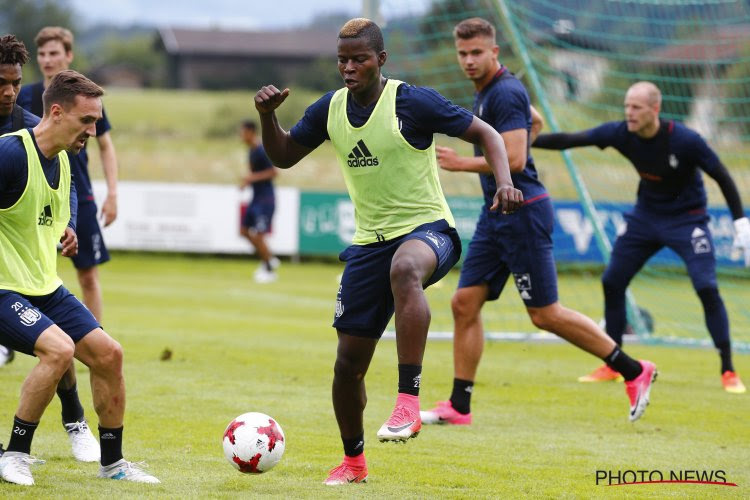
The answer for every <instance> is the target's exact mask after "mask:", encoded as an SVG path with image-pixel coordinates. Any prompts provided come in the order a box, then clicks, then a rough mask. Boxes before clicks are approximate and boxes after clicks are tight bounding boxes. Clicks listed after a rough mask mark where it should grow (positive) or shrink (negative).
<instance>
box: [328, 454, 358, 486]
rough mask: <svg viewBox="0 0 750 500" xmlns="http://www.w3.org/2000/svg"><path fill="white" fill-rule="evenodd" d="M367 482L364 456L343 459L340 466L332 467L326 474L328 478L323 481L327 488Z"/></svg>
mask: <svg viewBox="0 0 750 500" xmlns="http://www.w3.org/2000/svg"><path fill="white" fill-rule="evenodd" d="M366 482H367V463H366V462H365V455H364V454H362V455H359V456H356V457H347V456H345V457H344V461H343V462H341V465H339V466H338V467H334V468H333V469H331V471H330V472H329V473H328V478H327V479H326V480H325V481H323V484H325V485H327V486H339V485H342V484H349V483H366Z"/></svg>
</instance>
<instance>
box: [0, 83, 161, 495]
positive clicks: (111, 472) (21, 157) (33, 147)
mask: <svg viewBox="0 0 750 500" xmlns="http://www.w3.org/2000/svg"><path fill="white" fill-rule="evenodd" d="M102 94H103V91H102V89H101V88H99V86H98V85H96V84H95V83H93V82H92V81H91V80H89V79H87V78H86V77H84V76H83V75H81V74H79V73H76V72H75V71H63V72H60V73H58V74H57V75H56V76H55V77H54V78H53V79H52V81H51V82H50V85H49V86H48V87H47V89H46V90H45V92H44V95H43V101H44V116H43V117H42V120H41V122H39V124H38V125H36V126H35V127H34V128H24V129H21V130H19V131H18V132H14V133H12V134H8V135H5V136H3V137H0V344H3V345H6V346H9V347H10V348H12V349H14V350H16V351H19V352H23V353H25V354H28V355H34V356H36V357H38V358H39V363H37V365H36V366H34V368H33V369H32V370H31V372H30V373H29V375H28V376H27V377H26V380H24V383H23V386H22V387H21V398H20V402H19V405H18V409H17V411H16V414H15V416H14V419H13V427H12V429H13V430H12V431H11V438H10V442H9V443H8V449H7V450H6V451H5V452H4V453H3V455H2V457H0V477H1V478H2V479H3V480H5V481H8V482H11V483H16V484H21V485H26V486H30V485H33V484H34V478H33V477H32V475H31V469H30V465H31V464H33V463H36V462H40V461H39V460H37V459H35V458H33V457H31V456H30V451H31V441H32V438H33V436H34V432H35V430H36V428H37V426H38V425H39V421H40V419H41V418H42V414H43V413H44V410H45V409H46V407H47V405H49V402H50V400H51V399H52V398H53V396H54V395H55V390H56V388H57V385H58V382H59V381H60V378H61V377H62V376H63V374H64V373H65V371H66V370H67V369H68V367H69V366H70V365H71V363H72V362H73V358H74V357H75V358H76V359H78V360H79V361H81V362H82V363H83V364H85V365H86V366H88V368H89V370H90V373H91V393H92V396H93V400H94V408H95V409H96V412H97V414H98V416H99V435H100V446H101V447H100V449H101V467H100V469H99V477H103V478H112V479H126V480H131V481H137V482H147V483H157V482H159V480H158V479H156V478H155V477H153V476H151V475H149V474H146V473H145V472H143V471H142V470H141V469H140V468H139V467H137V466H136V465H134V464H132V463H130V462H127V461H125V459H124V458H123V457H122V424H123V417H124V412H125V382H124V379H123V374H122V347H121V346H120V344H118V343H117V342H116V341H115V340H114V339H112V338H111V337H110V336H109V335H107V334H106V333H105V332H104V330H102V328H101V327H100V326H99V323H98V322H97V321H96V319H95V318H94V316H93V315H92V314H91V312H89V310H88V309H86V307H84V306H83V304H81V303H80V302H79V301H78V299H76V298H75V297H74V296H73V295H72V294H71V293H70V292H69V291H68V290H66V289H65V287H64V286H63V285H62V281H61V280H60V278H59V277H58V276H57V242H58V240H60V241H61V242H62V247H63V255H66V256H71V255H75V253H76V252H77V249H78V242H77V238H76V235H75V232H74V230H73V227H71V226H70V225H68V221H69V219H70V218H71V212H73V210H71V187H70V186H71V176H70V164H69V161H68V156H67V154H66V152H65V151H69V152H71V153H72V154H76V153H78V152H79V151H80V150H81V149H82V148H83V147H84V146H85V144H86V141H87V140H88V139H89V138H90V137H93V136H94V135H95V134H96V121H97V120H98V119H100V118H101V116H102V102H101V95H102ZM61 235H62V238H61Z"/></svg>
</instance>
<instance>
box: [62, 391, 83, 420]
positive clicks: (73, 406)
mask: <svg viewBox="0 0 750 500" xmlns="http://www.w3.org/2000/svg"><path fill="white" fill-rule="evenodd" d="M57 396H58V397H59V398H60V403H61V404H62V421H63V423H64V424H70V423H72V422H80V421H82V420H83V406H81V400H80V399H78V386H77V385H76V384H73V387H71V388H70V389H61V388H60V387H58V388H57Z"/></svg>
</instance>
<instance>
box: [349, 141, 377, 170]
mask: <svg viewBox="0 0 750 500" xmlns="http://www.w3.org/2000/svg"><path fill="white" fill-rule="evenodd" d="M346 163H347V164H348V165H349V166H350V167H376V166H378V163H379V162H378V157H377V156H373V155H372V153H370V150H369V149H367V146H365V142H364V141H363V140H362V139H360V140H359V141H357V145H356V146H354V148H352V152H351V153H349V160H347V162H346Z"/></svg>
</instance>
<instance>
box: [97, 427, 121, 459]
mask: <svg viewBox="0 0 750 500" xmlns="http://www.w3.org/2000/svg"><path fill="white" fill-rule="evenodd" d="M99 446H101V450H102V466H104V467H106V466H107V465H112V464H113V463H115V462H117V461H118V460H120V459H121V458H122V427H120V428H118V429H108V428H106V427H102V426H101V425H100V426H99Z"/></svg>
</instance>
